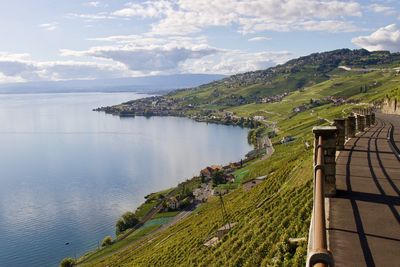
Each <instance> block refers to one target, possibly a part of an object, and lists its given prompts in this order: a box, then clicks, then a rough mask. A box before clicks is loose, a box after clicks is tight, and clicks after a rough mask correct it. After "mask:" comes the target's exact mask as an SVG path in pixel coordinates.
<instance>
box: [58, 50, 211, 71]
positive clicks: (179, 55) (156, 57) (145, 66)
mask: <svg viewBox="0 0 400 267" xmlns="http://www.w3.org/2000/svg"><path fill="white" fill-rule="evenodd" d="M60 52H61V55H63V56H77V57H82V56H85V57H88V56H89V57H95V58H100V59H108V60H113V61H116V62H120V63H122V64H124V65H126V66H127V67H128V68H129V69H130V70H132V71H141V72H144V73H148V72H152V71H170V70H176V69H177V68H178V66H179V64H181V63H182V62H184V61H186V60H188V59H196V58H202V57H205V56H208V55H211V54H215V53H217V52H218V50H217V49H215V48H211V47H207V46H201V45H200V46H192V47H184V46H175V45H173V44H168V45H165V46H160V45H150V46H149V47H140V46H132V45H122V46H121V45H117V46H100V47H92V48H90V49H89V50H87V51H73V50H66V49H64V50H61V51H60Z"/></svg>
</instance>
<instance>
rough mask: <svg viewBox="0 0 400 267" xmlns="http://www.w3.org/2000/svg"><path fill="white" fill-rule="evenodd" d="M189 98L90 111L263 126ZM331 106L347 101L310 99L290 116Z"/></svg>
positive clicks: (238, 99) (144, 101) (272, 99)
mask: <svg viewBox="0 0 400 267" xmlns="http://www.w3.org/2000/svg"><path fill="white" fill-rule="evenodd" d="M288 95H289V93H288V92H285V93H283V94H278V95H274V96H269V97H263V98H258V99H257V100H256V103H258V104H261V103H274V102H281V101H283V99H284V98H285V97H286V96H288ZM234 98H235V103H236V102H238V103H240V104H248V103H247V102H248V101H246V100H245V99H244V98H242V97H234ZM193 103H196V101H195V99H193V97H187V98H186V97H182V98H171V97H168V96H153V97H148V98H142V99H137V100H133V101H129V102H126V103H122V104H120V105H115V106H109V107H100V108H97V109H94V111H104V112H105V113H107V114H112V115H116V116H120V117H134V116H145V117H151V116H174V117H189V118H190V119H193V120H195V121H197V122H207V123H217V124H226V125H234V126H241V127H246V128H250V129H252V128H257V127H258V126H260V125H261V124H266V123H267V122H266V118H265V117H264V116H253V117H249V118H246V117H239V116H236V115H235V114H234V113H233V112H231V111H227V110H224V109H207V108H203V106H201V107H200V105H196V104H193ZM327 103H333V104H334V105H341V104H345V103H348V100H347V99H345V98H341V97H334V96H328V97H324V98H323V99H310V103H309V104H302V105H300V106H298V107H294V108H293V110H292V111H293V113H294V114H295V113H299V112H303V111H306V110H309V109H312V108H315V107H317V106H320V105H324V104H327Z"/></svg>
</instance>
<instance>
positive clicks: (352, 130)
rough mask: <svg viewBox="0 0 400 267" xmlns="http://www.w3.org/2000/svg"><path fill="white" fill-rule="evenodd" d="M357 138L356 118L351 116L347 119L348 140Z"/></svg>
mask: <svg viewBox="0 0 400 267" xmlns="http://www.w3.org/2000/svg"><path fill="white" fill-rule="evenodd" d="M355 136H356V117H354V116H349V117H348V118H347V138H353V137H355Z"/></svg>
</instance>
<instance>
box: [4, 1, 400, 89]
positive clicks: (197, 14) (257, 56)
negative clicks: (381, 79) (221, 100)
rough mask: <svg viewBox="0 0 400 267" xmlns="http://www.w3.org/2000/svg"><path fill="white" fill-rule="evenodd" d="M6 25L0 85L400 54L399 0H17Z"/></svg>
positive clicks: (8, 5) (7, 9)
mask: <svg viewBox="0 0 400 267" xmlns="http://www.w3.org/2000/svg"><path fill="white" fill-rule="evenodd" d="M0 25H1V26H0V36H1V37H2V38H1V42H0V83H9V82H24V81H42V80H69V79H98V78H116V77H130V76H143V75H155V74H172V73H220V74H234V73H238V72H244V71H250V70H256V69H264V68H267V67H270V66H273V65H276V64H280V63H284V62H285V61H287V60H288V59H291V58H295V57H298V56H302V55H307V54H310V53H313V52H320V51H327V50H333V49H338V48H360V47H363V48H366V49H368V50H371V51H372V50H390V51H392V52H397V51H400V27H399V26H400V3H399V1H396V0H387V1H365V0H363V1H361V0H359V1H345V0H336V1H326V0H251V1H239V0H171V1H168V0H163V1H131V2H129V1H121V0H113V1H105V0H103V1H82V0H68V1H67V0H65V1H55V0H35V1H30V0H14V1H1V2H0ZM398 25H399V26H398Z"/></svg>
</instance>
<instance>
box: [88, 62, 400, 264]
mask: <svg viewBox="0 0 400 267" xmlns="http://www.w3.org/2000/svg"><path fill="white" fill-rule="evenodd" d="M399 77H400V76H399V75H398V74H397V73H396V72H395V71H393V70H392V69H391V68H388V69H383V70H375V71H369V72H366V73H360V72H356V71H354V72H353V71H350V72H343V71H338V70H333V71H332V72H331V76H330V78H329V79H327V80H326V79H325V80H323V81H318V82H319V83H315V84H312V85H310V86H307V87H305V88H303V89H301V90H296V91H294V92H292V93H290V94H289V95H288V96H287V97H285V98H284V99H283V100H282V101H280V102H276V103H266V104H257V103H250V104H246V105H239V106H234V107H227V108H226V110H227V111H231V112H233V113H234V114H235V115H237V116H243V117H250V116H255V115H262V116H265V118H266V120H267V122H268V123H272V122H274V123H276V125H277V134H278V136H276V137H274V138H273V140H272V141H273V143H274V144H275V152H274V154H273V155H272V156H271V157H269V158H268V159H256V160H254V161H251V162H250V163H248V164H247V165H245V166H244V167H243V169H241V170H239V172H240V179H242V180H243V181H246V180H249V179H252V178H256V177H259V176H264V175H268V177H267V179H265V181H263V182H262V183H260V184H259V185H257V186H256V187H254V188H253V189H250V190H249V191H246V190H245V189H244V188H243V187H241V186H239V187H238V188H237V189H235V190H233V191H231V192H230V193H229V194H227V195H225V196H224V197H223V200H224V203H225V207H226V210H227V213H228V221H229V222H231V223H236V224H235V225H234V226H233V228H232V230H231V231H229V232H228V233H227V234H226V235H224V236H223V238H222V240H221V241H219V242H218V243H217V244H216V245H215V246H214V247H207V246H205V245H204V243H205V242H206V241H207V240H209V239H210V238H212V237H213V236H215V233H216V231H217V229H218V228H220V227H221V226H223V225H224V224H225V222H224V221H223V216H222V208H221V203H220V201H219V198H218V197H214V198H213V199H212V200H211V201H209V202H208V203H206V204H203V205H201V206H200V207H198V208H197V209H196V210H195V211H194V212H193V213H192V214H191V215H190V216H188V217H187V218H185V219H184V220H182V221H180V222H178V223H177V224H175V225H173V226H171V227H170V228H167V229H166V230H164V231H161V232H159V233H157V234H155V235H150V236H147V237H144V238H142V239H141V240H140V241H139V242H132V244H131V245H130V246H129V247H128V248H125V249H123V250H120V251H117V252H116V253H113V254H110V255H108V256H107V255H105V256H104V257H100V258H97V259H95V260H93V261H90V262H86V263H85V264H82V266H304V265H305V259H306V247H307V237H308V228H309V223H310V216H311V209H312V176H313V174H312V148H311V147H308V146H307V145H305V144H306V143H308V144H312V142H313V136H312V133H311V129H312V127H313V126H316V125H323V124H328V123H329V121H330V120H333V118H338V117H342V116H345V115H347V113H348V112H349V111H350V110H351V108H352V107H354V106H355V105H356V104H357V103H358V105H365V104H366V103H369V102H373V101H379V100H381V99H383V98H384V96H385V95H386V94H389V93H390V92H394V91H395V90H396V88H397V87H398V84H399V83H398V80H399V79H400V78H399ZM212 90H214V89H212V88H201V89H199V91H198V95H197V96H196V97H195V99H197V100H198V99H201V98H202V97H208V94H209V93H210V92H212ZM193 94H195V93H194V92H193V91H190V92H184V91H179V92H177V93H176V94H175V95H174V94H170V95H169V96H168V97H172V98H174V97H175V98H181V97H188V95H191V97H193ZM325 97H335V98H343V99H345V100H346V101H345V102H344V103H341V104H340V105H337V104H333V103H332V102H323V103H321V104H320V105H318V106H315V107H312V108H308V109H306V110H304V111H301V112H294V111H293V109H294V108H295V107H298V106H300V105H303V104H307V103H309V102H310V99H323V98H325ZM199 108H202V107H199ZM192 112H193V111H192ZM287 135H290V136H294V137H295V140H294V141H293V142H290V143H288V144H280V143H279V140H280V139H281V138H282V137H283V136H287ZM292 238H302V239H298V240H296V241H293V239H292Z"/></svg>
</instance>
